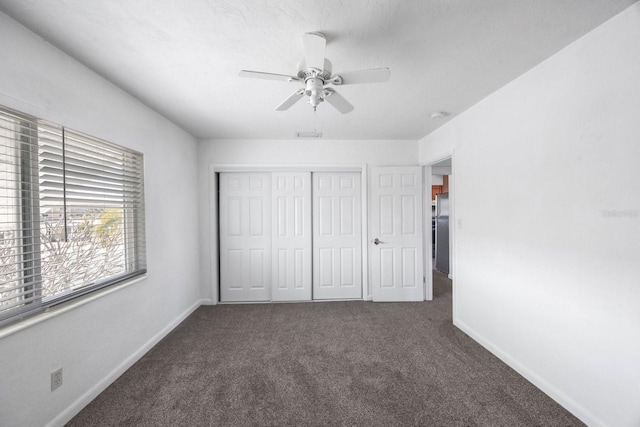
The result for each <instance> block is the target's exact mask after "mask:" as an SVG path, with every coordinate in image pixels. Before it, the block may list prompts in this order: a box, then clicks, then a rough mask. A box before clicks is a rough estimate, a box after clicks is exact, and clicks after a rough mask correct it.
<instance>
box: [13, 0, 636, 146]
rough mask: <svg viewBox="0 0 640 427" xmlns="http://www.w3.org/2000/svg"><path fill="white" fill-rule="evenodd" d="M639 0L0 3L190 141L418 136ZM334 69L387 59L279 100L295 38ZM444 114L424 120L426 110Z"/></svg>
mask: <svg viewBox="0 0 640 427" xmlns="http://www.w3.org/2000/svg"><path fill="white" fill-rule="evenodd" d="M635 1H636V0H517V1H516V0H482V1H479V0H387V1H383V0H344V1H339V0H324V1H322V0H316V1H308V0H274V1H258V0H232V1H224V0H188V1H178V0H134V1H124V0H92V1H87V0H0V10H2V11H3V12H5V13H7V14H8V15H9V16H11V17H13V18H14V19H16V20H17V21H19V22H21V23H22V24H24V25H25V26H26V27H28V28H29V29H31V30H32V31H34V32H35V33H37V34H39V35H40V36H41V37H43V38H44V39H46V40H47V41H49V42H51V43H52V44H53V45H55V46H57V47H58V48H60V49H61V50H63V51H65V52H67V53H68V54H69V55H71V56H72V57H74V58H76V59H77V60H78V61H80V62H82V63H84V64H85V65H87V66H88V67H90V68H92V69H93V70H95V71H96V72H97V73H99V74H101V75H102V76H104V77H105V78H107V79H108V80H110V81H112V82H113V83H115V84H116V85H118V86H120V87H121V88H123V89H124V90H126V91H127V92H129V93H131V94H132V95H133V96H135V97H136V98H138V99H140V100H141V101H143V102H144V103H145V104H147V105H149V106H150V107H152V108H154V109H155V110H157V111H158V112H160V113H161V114H163V115H164V116H166V117H168V118H169V119H171V120H172V121H174V122H175V123H177V124H178V125H180V126H181V127H183V128H184V129H185V130H187V131H189V132H190V133H191V134H193V135H194V136H196V137H198V138H217V139H226V138H231V139H245V138H249V139H288V138H295V137H296V133H297V132H298V131H309V130H314V129H317V130H318V131H320V132H322V133H323V138H326V139H389V140H417V139H420V138H422V137H423V136H425V135H427V134H428V133H430V132H431V131H433V130H434V129H436V128H437V127H438V126H441V125H442V124H443V123H445V122H446V121H447V120H448V119H450V118H451V117H454V116H455V115H456V114H459V113H461V112H462V111H464V110H465V109H467V108H469V107H470V106H472V105H473V104H475V103H477V102H478V101H480V100H481V99H482V98H484V97H485V96H487V95H489V94H490V93H492V92H493V91H495V90H496V89H498V88H500V87H502V86H504V85H505V84H507V83H508V82H509V81H511V80H513V79H514V78H516V77H517V76H519V75H520V74H522V73H524V72H525V71H527V70H528V69H530V68H531V67H533V66H535V65H536V64H538V63H540V62H541V61H543V60H544V59H546V58H548V57H549V56H551V55H553V54H554V53H556V52H557V51H559V50H560V49H562V48H563V47H565V46H567V45H568V44H570V43H571V42H573V41H574V40H576V39H578V38H579V37H581V36H582V35H584V34H586V33H587V32H589V31H590V30H592V29H593V28H595V27H596V26H598V25H599V24H601V23H602V22H604V21H606V20H607V19H609V18H610V17H612V16H613V15H615V14H616V13H618V12H620V11H621V10H623V9H624V8H626V7H627V6H629V5H631V4H633V3H634V2H635ZM310 31H319V32H322V33H324V34H325V36H326V39H327V48H326V57H327V58H328V59H329V60H331V62H332V63H333V71H334V73H336V72H339V71H352V70H360V69H366V68H376V67H389V68H390V69H391V79H390V81H388V82H386V83H375V84H366V85H351V86H342V87H339V88H338V90H339V92H340V93H341V94H342V95H343V96H344V97H345V98H347V99H348V100H349V101H350V102H351V104H353V105H354V107H355V110H354V111H352V112H351V113H348V114H346V115H342V114H340V113H339V112H337V111H336V110H335V109H334V108H333V107H332V106H331V105H328V104H327V103H322V104H321V105H319V106H318V111H317V114H315V115H314V113H313V110H312V109H311V107H310V106H309V105H308V104H306V103H305V102H302V101H301V102H299V103H297V104H296V105H294V106H293V107H292V108H291V109H290V110H288V111H286V112H278V111H275V110H274V109H275V107H276V106H277V105H279V104H280V102H281V101H283V100H284V99H285V98H287V97H288V96H289V95H290V94H291V93H293V92H294V91H295V90H296V89H297V88H298V87H299V84H298V83H287V82H279V81H267V80H257V79H246V78H240V77H239V76H238V72H239V71H240V70H241V69H248V70H257V71H266V72H272V73H282V74H293V75H295V73H296V70H297V69H296V65H297V63H298V61H299V60H300V59H301V58H302V48H303V46H302V35H303V34H304V33H305V32H310ZM441 110H443V111H448V112H450V113H451V116H449V117H448V118H445V119H436V120H434V119H430V118H429V115H430V113H431V112H433V111H441Z"/></svg>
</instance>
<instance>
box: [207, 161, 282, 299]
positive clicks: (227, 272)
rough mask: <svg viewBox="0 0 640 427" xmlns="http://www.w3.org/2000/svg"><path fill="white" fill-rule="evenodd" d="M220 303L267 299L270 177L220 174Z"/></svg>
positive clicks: (269, 256)
mask: <svg viewBox="0 0 640 427" xmlns="http://www.w3.org/2000/svg"><path fill="white" fill-rule="evenodd" d="M219 182H220V205H219V209H220V215H219V221H220V300H221V301H222V302H239V301H269V300H270V298H271V174H269V173H235V172H228V173H220V175H219Z"/></svg>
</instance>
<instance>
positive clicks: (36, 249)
mask: <svg viewBox="0 0 640 427" xmlns="http://www.w3.org/2000/svg"><path fill="white" fill-rule="evenodd" d="M7 117H10V120H9V119H7ZM14 120H15V121H16V122H18V123H19V125H18V126H13V125H12V126H8V127H6V128H5V127H4V126H3V125H5V124H7V125H8V124H12V123H13V121H14ZM34 125H35V126H34ZM41 125H44V126H53V127H56V128H57V129H60V130H61V135H62V141H61V142H62V150H63V153H64V147H65V144H66V140H65V132H66V130H67V129H66V128H65V127H63V126H60V125H56V124H54V123H51V122H48V121H45V120H42V119H39V118H36V117H33V116H30V115H28V114H25V113H22V112H19V111H16V110H13V109H11V108H7V107H4V106H2V105H0V128H5V129H6V133H5V134H4V135H3V134H0V145H3V146H6V147H8V148H7V150H6V153H2V154H0V155H2V156H4V157H5V159H3V160H7V159H8V161H7V163H8V164H11V163H9V161H12V162H13V165H14V167H16V168H17V169H18V171H17V172H16V174H15V175H16V177H17V178H16V179H17V180H19V182H17V183H15V185H16V188H15V190H14V191H15V192H16V193H17V194H16V195H15V201H16V202H15V220H12V221H13V222H12V225H14V228H15V230H16V233H15V234H17V235H19V237H18V236H16V237H15V238H14V241H13V242H12V245H13V246H12V247H13V248H15V250H16V254H15V255H12V256H14V257H15V259H16V264H17V265H18V267H17V269H16V274H17V278H15V279H11V280H6V279H7V277H3V278H2V279H3V280H4V281H3V282H2V283H0V284H4V285H6V284H8V285H7V286H6V289H8V291H7V290H5V289H4V288H0V303H1V302H2V298H3V297H4V298H7V297H9V296H10V294H9V292H12V289H20V292H18V296H16V297H15V298H10V299H8V300H7V301H8V302H7V304H6V307H3V305H2V304H0V328H2V327H4V326H6V325H9V324H13V323H15V322H18V321H20V320H23V319H25V318H28V317H31V316H34V315H37V314H38V313H42V312H44V311H47V310H49V309H51V308H52V307H54V306H58V305H60V304H62V303H66V302H69V301H72V300H76V299H78V298H80V297H83V296H86V295H88V294H92V293H94V292H97V291H100V290H104V289H105V288H110V287H114V289H115V287H117V285H124V284H128V283H130V282H132V281H133V280H132V279H135V278H139V277H143V276H145V275H146V273H147V268H146V230H145V228H146V225H145V219H146V218H145V208H144V205H145V195H144V155H143V154H142V153H140V152H138V151H135V150H132V149H129V148H126V147H123V146H121V145H117V144H114V143H111V142H108V141H105V140H102V139H100V138H96V137H93V136H90V135H88V134H85V133H82V132H78V131H75V130H69V132H72V133H73V136H74V138H81V139H82V138H86V140H87V141H91V144H97V145H96V146H100V147H103V148H105V149H108V150H114V151H115V152H117V153H118V154H120V153H121V154H122V156H123V157H122V158H123V160H122V161H123V166H122V174H123V175H122V177H123V182H124V181H125V170H126V173H127V174H128V173H133V176H134V179H135V191H134V192H133V193H132V194H133V196H132V195H131V194H129V191H128V189H127V190H125V189H124V188H125V184H124V183H123V184H122V194H121V195H117V196H116V197H120V198H121V202H122V215H123V219H122V226H121V228H122V233H123V234H122V243H121V245H122V252H123V254H124V255H123V260H122V266H123V267H122V271H118V272H116V273H115V274H111V275H108V274H107V273H105V272H101V273H103V276H102V277H100V278H98V279H96V280H94V281H92V282H90V283H82V284H80V285H71V284H69V285H68V289H67V288H63V290H62V291H61V292H58V293H57V294H54V295H52V296H48V297H46V296H43V289H44V279H43V276H42V266H43V262H45V263H46V262H47V261H46V260H43V252H45V251H44V250H43V246H42V241H41V233H43V229H42V228H41V226H42V225H43V224H44V219H43V216H41V215H40V213H41V212H40V208H41V206H42V204H43V203H44V202H43V201H42V200H41V197H40V186H41V182H40V181H41V179H42V176H43V172H42V170H41V166H40V160H41V155H40V147H41V143H42V138H43V137H42V135H41ZM13 127H16V128H17V129H13ZM23 127H24V128H25V129H30V130H32V131H33V130H35V136H33V135H31V134H29V135H27V136H20V135H22V132H21V130H22V129H23ZM12 132H13V134H12ZM7 135H12V136H7ZM25 138H28V139H27V140H24V139H25ZM3 139H4V140H5V141H3ZM12 143H13V144H15V145H16V146H15V147H11V144H12ZM11 150H13V151H15V155H14V158H10V157H11V156H10V155H9V154H8V153H9V151H11ZM129 160H131V164H127V165H125V164H124V163H125V162H126V161H129ZM62 164H63V167H62V170H63V177H62V179H63V184H62V187H63V192H65V194H66V190H67V184H66V181H65V176H66V174H65V172H64V169H65V167H66V166H67V163H66V160H65V159H64V156H63V158H62ZM92 172H95V175H96V176H97V177H98V179H99V177H100V176H101V175H103V174H104V170H102V171H101V170H100V167H99V165H97V166H95V169H93V170H92ZM8 176H9V175H8V174H7V173H5V175H4V177H2V176H0V181H2V183H3V184H4V183H6V182H9V179H8ZM89 182H90V183H91V184H93V183H94V181H92V180H91V179H89ZM7 188H8V187H7ZM91 188H92V185H89V186H88V187H86V188H83V190H87V189H91ZM7 191H9V190H7ZM116 193H117V192H116ZM87 195H88V197H89V198H90V199H91V198H93V197H94V196H95V197H98V196H97V195H95V193H91V192H88V193H87ZM119 200H120V199H119ZM6 202H7V203H6V204H7V206H10V203H12V200H10V199H9V198H8V197H7V199H6ZM102 209H103V210H104V209H108V207H107V205H105V206H103V207H102ZM67 214H68V212H67V206H66V199H65V203H64V210H63V215H64V221H65V241H66V237H67V236H66V234H67V227H66V222H67ZM2 238H3V239H4V234H3V236H2ZM82 251H83V249H82V248H81V249H79V252H77V253H75V254H76V256H80V255H83V252H82ZM72 261H73V259H72ZM105 264H106V263H105ZM105 264H100V266H101V267H102V266H104V265H105ZM136 281H137V280H136ZM118 287H119V286H118ZM5 292H7V295H5Z"/></svg>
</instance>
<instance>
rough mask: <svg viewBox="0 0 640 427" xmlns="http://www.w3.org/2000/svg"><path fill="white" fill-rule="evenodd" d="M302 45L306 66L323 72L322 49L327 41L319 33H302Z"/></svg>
mask: <svg viewBox="0 0 640 427" xmlns="http://www.w3.org/2000/svg"><path fill="white" fill-rule="evenodd" d="M302 42H303V43H304V59H305V63H306V66H307V67H309V68H315V69H317V70H320V71H323V70H324V49H325V47H326V45H327V40H326V39H325V38H324V35H323V34H321V33H304V35H303V36H302Z"/></svg>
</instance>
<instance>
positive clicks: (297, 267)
mask: <svg viewBox="0 0 640 427" xmlns="http://www.w3.org/2000/svg"><path fill="white" fill-rule="evenodd" d="M272 197H273V224H274V229H273V240H272V251H273V254H274V256H273V262H272V272H273V273H272V293H271V297H272V300H273V301H309V300H311V173H310V172H274V173H273V175H272Z"/></svg>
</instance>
